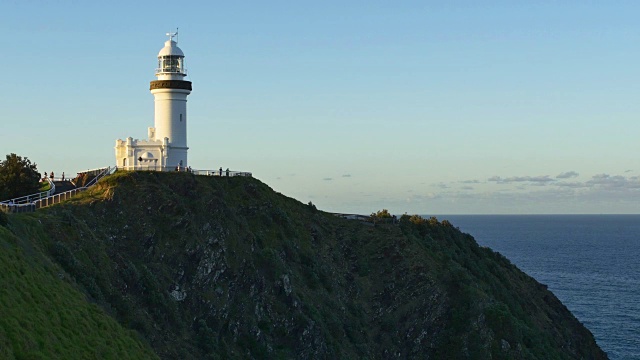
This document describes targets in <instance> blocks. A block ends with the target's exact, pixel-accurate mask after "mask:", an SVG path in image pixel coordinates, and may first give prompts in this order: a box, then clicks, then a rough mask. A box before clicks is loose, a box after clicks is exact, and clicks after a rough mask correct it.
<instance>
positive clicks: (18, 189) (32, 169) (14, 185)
mask: <svg viewBox="0 0 640 360" xmlns="http://www.w3.org/2000/svg"><path fill="white" fill-rule="evenodd" d="M39 189H40V173H39V172H38V169H37V165H36V164H35V163H34V164H32V163H31V161H30V160H29V159H28V158H26V157H24V158H22V157H20V156H18V155H16V154H13V153H11V154H9V155H7V158H6V160H4V161H1V162H0V200H6V199H11V198H16V197H20V196H25V195H29V194H33V193H36V192H38V190H39Z"/></svg>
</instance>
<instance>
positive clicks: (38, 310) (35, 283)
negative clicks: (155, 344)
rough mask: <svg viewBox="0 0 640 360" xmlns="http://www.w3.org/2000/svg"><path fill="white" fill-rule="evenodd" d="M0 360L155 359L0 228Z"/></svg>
mask: <svg viewBox="0 0 640 360" xmlns="http://www.w3.org/2000/svg"><path fill="white" fill-rule="evenodd" d="M0 269H2V271H0V284H1V285H2V286H0V358H2V359H8V360H9V359H98V358H99V359H156V358H157V357H156V356H155V354H154V353H153V351H152V350H151V349H150V348H149V346H148V345H145V344H144V343H143V341H142V340H141V339H140V338H139V337H138V335H137V334H136V333H134V332H132V331H130V330H125V329H124V328H122V327H121V326H120V324H118V322H117V321H115V320H114V319H113V318H111V317H110V316H108V315H107V314H106V313H105V312H104V311H103V310H102V309H101V308H99V307H98V306H96V305H94V304H91V303H89V302H87V299H86V297H85V295H84V294H83V293H81V292H80V291H78V290H77V289H76V288H75V287H74V286H73V285H72V284H70V283H69V282H68V280H66V279H68V275H66V274H65V272H64V271H63V270H62V269H60V268H59V267H57V266H55V265H54V264H52V263H50V262H49V261H48V260H47V258H46V257H45V256H43V255H42V254H41V253H40V252H39V250H38V249H37V248H34V247H32V244H28V243H24V242H23V241H21V240H20V239H18V238H16V237H15V236H14V235H13V234H11V233H10V231H9V230H8V229H6V228H4V227H0Z"/></svg>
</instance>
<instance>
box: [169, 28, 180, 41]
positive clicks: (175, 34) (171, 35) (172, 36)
mask: <svg viewBox="0 0 640 360" xmlns="http://www.w3.org/2000/svg"><path fill="white" fill-rule="evenodd" d="M167 36H168V37H169V41H173V38H174V37H175V38H176V42H178V41H177V40H178V28H176V32H174V33H172V32H168V33H167Z"/></svg>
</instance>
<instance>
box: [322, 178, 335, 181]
mask: <svg viewBox="0 0 640 360" xmlns="http://www.w3.org/2000/svg"><path fill="white" fill-rule="evenodd" d="M322 180H324V181H331V180H333V178H324V179H322Z"/></svg>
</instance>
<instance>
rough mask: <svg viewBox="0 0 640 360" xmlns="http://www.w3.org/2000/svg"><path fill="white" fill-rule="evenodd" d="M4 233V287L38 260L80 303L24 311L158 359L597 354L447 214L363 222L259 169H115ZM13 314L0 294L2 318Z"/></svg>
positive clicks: (561, 312) (550, 299)
mask: <svg viewBox="0 0 640 360" xmlns="http://www.w3.org/2000/svg"><path fill="white" fill-rule="evenodd" d="M0 239H1V240H2V244H3V246H10V248H11V249H14V250H12V251H13V252H14V253H16V254H23V255H21V257H18V258H15V257H14V258H12V259H14V260H12V261H13V262H14V263H15V264H14V265H12V266H13V267H14V268H16V270H14V271H13V273H12V274H8V275H7V278H6V279H5V278H4V277H3V279H2V281H3V282H5V281H6V282H15V281H16V279H17V278H18V277H19V276H20V275H19V274H20V269H23V268H27V267H28V268H31V270H30V271H35V270H34V269H44V270H40V271H41V272H42V273H45V274H49V275H47V276H49V278H50V280H48V281H47V282H48V284H47V286H48V287H47V290H46V293H57V294H64V295H61V296H60V301H63V300H64V301H78V302H79V303H81V304H82V305H72V304H66V303H60V304H59V305H56V306H57V307H55V308H53V310H49V309H51V307H48V306H47V307H44V306H41V304H40V303H38V302H35V303H30V304H29V305H28V306H30V308H29V309H27V308H25V309H24V310H21V311H24V312H37V311H45V312H46V311H50V312H55V313H58V312H62V313H64V312H65V311H67V312H68V311H69V307H72V308H78V309H82V308H83V307H85V308H87V309H93V310H86V313H83V314H96V316H101V317H100V319H101V320H99V321H106V320H104V317H105V316H106V315H105V314H109V315H111V316H113V318H115V319H116V320H117V321H118V322H119V324H120V326H121V327H123V328H126V329H128V330H126V331H123V330H122V328H121V327H120V326H115V327H114V328H110V327H108V326H106V325H98V324H101V323H100V322H99V321H98V320H96V321H95V322H93V324H95V325H94V326H91V325H88V326H89V327H90V328H91V329H92V330H94V331H105V332H107V334H103V335H95V336H96V337H100V338H101V339H102V338H103V337H108V338H114V337H115V336H116V334H119V335H118V336H124V337H125V338H126V336H127V335H129V338H128V339H135V336H131V331H135V332H137V333H138V334H139V335H140V336H141V337H142V338H143V339H144V341H145V342H147V343H149V344H150V346H151V347H152V348H153V350H154V351H155V353H156V354H157V355H158V356H159V357H160V358H163V359H176V358H180V359H206V358H209V359H217V358H224V359H227V358H276V359H277V358H281V359H294V358H295V359H299V358H332V359H333V358H343V359H366V358H369V359H377V358H424V359H429V358H433V359H440V358H471V359H478V358H494V359H511V358H513V359H520V358H522V359H536V358H537V359H579V358H584V359H602V358H606V355H605V354H604V353H603V352H602V351H601V350H600V349H599V348H598V347H597V345H596V344H595V341H594V339H593V336H592V335H591V333H590V332H589V331H588V330H587V329H586V328H584V327H583V326H582V325H581V324H580V323H579V322H578V321H577V320H576V319H575V317H573V315H572V314H571V313H570V312H569V311H568V310H567V309H566V307H564V306H563V305H562V304H561V303H560V302H559V301H558V300H557V298H556V297H555V296H554V295H553V294H552V293H551V292H549V291H548V290H547V289H546V287H545V286H543V285H541V284H539V283H537V282H536V281H535V280H534V279H532V278H531V277H529V276H527V275H526V274H524V273H523V272H521V271H520V270H518V269H517V268H516V267H515V266H513V265H512V264H511V263H510V262H509V261H508V260H507V259H505V258H504V257H502V256H501V255H499V254H497V253H494V252H492V251H491V250H489V249H486V248H482V247H479V246H478V245H477V244H476V242H475V241H474V240H473V238H472V237H471V236H470V235H467V234H463V233H461V232H460V231H458V230H457V229H456V228H455V227H453V226H452V225H451V224H450V223H448V222H446V221H442V222H439V221H438V220H436V219H434V218H432V219H422V218H419V217H409V216H403V217H401V219H400V221H399V224H382V225H378V226H375V227H374V226H368V225H366V224H363V223H360V222H358V221H350V220H344V219H340V218H336V217H334V216H333V215H331V214H327V213H324V212H322V211H318V210H317V209H316V208H315V207H314V206H312V205H311V204H310V205H304V204H301V203H299V202H298V201H296V200H293V199H290V198H287V197H285V196H283V195H281V194H278V193H276V192H274V191H272V190H271V189H270V188H269V187H268V186H266V185H265V184H263V183H261V182H260V181H258V180H256V179H252V178H242V177H231V178H226V177H201V176H193V175H191V174H187V173H141V172H120V173H116V174H115V175H113V176H110V177H107V178H105V179H103V180H101V181H100V182H99V183H98V185H96V186H95V187H94V188H92V189H91V190H89V191H87V192H85V193H83V194H81V195H80V196H78V197H76V198H74V199H72V200H70V201H67V202H65V203H63V204H61V205H58V206H54V207H51V208H48V209H44V210H42V211H39V212H37V213H35V214H29V215H24V214H11V215H10V216H9V221H8V224H7V227H6V229H2V228H0ZM5 244H6V245H5ZM4 261H5V260H4V258H3V262H4ZM31 264H35V265H37V266H35V267H32V266H31ZM43 276H44V275H43ZM58 287H60V289H58ZM78 290H79V291H82V293H84V295H83V296H84V298H83V297H82V296H81V295H79V292H78ZM33 291H35V289H34V290H33ZM63 291H64V292H63ZM16 294H17V295H16V296H17V300H14V301H23V300H20V299H22V298H25V299H29V298H31V297H33V296H35V295H32V294H31V293H30V291H22V292H19V291H16ZM36 294H37V293H36ZM73 294H75V295H73ZM2 299H4V297H3V298H2ZM2 299H0V300H2ZM94 304H95V305H94ZM40 307H44V310H39V309H40ZM98 307H100V308H101V309H98ZM12 309H13V306H11V305H7V304H5V303H4V302H1V303H0V315H4V314H5V313H7V312H12V311H13V310H12ZM82 311H85V310H82ZM78 316H81V315H78ZM81 317H88V315H87V316H81ZM107 319H108V318H107ZM0 321H1V320H0ZM0 324H2V326H3V328H4V329H5V330H4V331H5V334H7V333H11V334H17V333H29V334H32V333H34V330H33V329H31V328H30V327H29V325H28V324H23V323H21V322H20V321H15V322H13V323H10V324H4V323H0ZM89 324H92V323H89ZM42 326H43V327H44V328H46V327H48V326H53V325H48V324H46V323H44V324H42ZM78 326H79V327H80V326H81V325H80V324H79V325H78ZM56 332H57V331H56ZM78 332H80V333H88V332H89V331H88V330H82V329H81V330H78ZM63 334H64V332H60V335H58V336H66V335H63ZM69 336H70V335H69ZM87 336H89V335H87ZM92 336H94V335H91V336H89V337H92ZM19 339H20V336H7V335H2V333H0V344H3V346H2V348H5V345H4V344H7V345H6V347H7V348H13V349H22V347H20V346H21V345H16V344H17V343H16V341H19ZM105 341H106V340H105ZM118 341H119V342H118V343H119V344H129V342H125V340H118ZM130 341H132V343H130V344H132V345H131V346H133V345H136V346H138V349H139V351H144V349H145V347H144V346H141V345H139V344H140V342H139V341H137V342H136V341H135V340H130ZM113 342H116V340H112V342H110V343H113ZM35 343H36V345H32V348H34V349H37V351H39V352H40V353H41V354H43V355H48V354H49V351H51V352H52V353H55V351H56V350H55V349H51V348H48V347H44V346H41V345H39V343H38V341H35ZM82 346H84V347H86V348H87V349H95V348H96V347H99V346H100V344H95V343H91V342H88V341H85V343H82ZM123 346H124V345H121V347H120V348H123ZM132 354H133V353H132ZM130 356H131V357H139V358H147V357H150V356H147V355H143V356H136V355H130ZM16 358H19V357H17V356H16ZM79 358H83V357H82V356H80V357H79Z"/></svg>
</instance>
